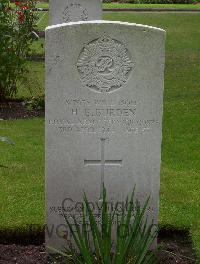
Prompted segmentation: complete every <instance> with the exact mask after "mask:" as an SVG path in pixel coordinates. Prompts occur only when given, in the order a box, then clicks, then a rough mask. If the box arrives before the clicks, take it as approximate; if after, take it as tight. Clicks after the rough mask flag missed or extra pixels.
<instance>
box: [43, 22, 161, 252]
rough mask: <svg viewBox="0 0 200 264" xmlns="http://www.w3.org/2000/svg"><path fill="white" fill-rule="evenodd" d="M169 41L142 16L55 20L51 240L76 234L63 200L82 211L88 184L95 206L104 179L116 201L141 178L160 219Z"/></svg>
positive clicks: (49, 71) (140, 189)
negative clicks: (139, 19) (134, 19)
mask: <svg viewBox="0 0 200 264" xmlns="http://www.w3.org/2000/svg"><path fill="white" fill-rule="evenodd" d="M77 36H78V37H77ZM58 40H59V41H58ZM164 44H165V31H163V30H161V29H158V28H153V27H149V26H144V25H137V24H129V23H120V22H110V21H109V22H108V21H107V22H106V21H93V22H92V21H91V22H76V23H69V24H63V25H58V26H52V27H49V28H47V30H46V45H47V46H46V209H47V231H48V232H47V236H46V238H47V245H50V246H53V247H56V248H62V246H63V245H65V243H66V241H65V240H64V239H63V238H61V237H60V236H61V235H60V234H61V233H60V232H62V231H65V238H70V235H69V233H68V231H67V230H66V223H65V220H64V218H63V215H62V203H63V204H64V208H67V209H66V211H65V214H66V215H69V216H70V214H73V215H74V214H75V215H76V214H77V215H78V213H79V210H80V204H81V202H82V195H83V192H84V191H85V192H86V193H87V195H88V197H89V200H90V201H92V203H93V204H94V207H95V203H97V204H98V202H99V200H100V199H101V191H102V185H103V184H105V186H106V188H107V191H108V197H109V201H110V202H112V203H113V204H115V203H116V202H120V201H123V200H124V199H125V198H126V196H127V195H128V194H130V192H131V191H132V189H133V187H134V186H135V185H136V189H137V195H138V198H139V199H140V200H141V201H144V199H146V198H147V196H148V195H149V194H151V201H150V208H149V210H150V212H151V215H152V216H153V217H154V220H155V222H157V217H158V201H159V182H160V160H161V139H162V108H163V75H164Z"/></svg>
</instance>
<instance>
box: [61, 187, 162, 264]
mask: <svg viewBox="0 0 200 264" xmlns="http://www.w3.org/2000/svg"><path fill="white" fill-rule="evenodd" d="M134 193H135V192H134V190H133V192H132V195H131V197H130V198H129V197H127V199H126V202H125V203H124V205H125V206H122V205H121V203H120V204H118V203H117V204H116V206H115V208H111V207H112V206H110V203H109V202H108V201H107V196H106V189H105V188H104V189H103V199H102V201H101V204H100V208H98V216H99V217H97V212H94V211H93V209H92V208H91V205H90V202H89V200H88V198H87V196H86V195H85V194H84V200H83V208H82V211H81V214H82V224H81V226H80V225H79V223H78V222H77V220H76V216H72V217H71V218H72V221H71V220H70V219H68V218H67V217H66V216H65V219H66V222H67V224H68V227H69V229H70V231H71V234H72V236H73V238H74V241H75V244H76V246H77V248H78V251H77V250H75V249H74V248H72V246H69V248H68V249H66V253H63V255H64V256H65V257H66V260H67V261H71V262H72V263H76V264H77V263H87V264H94V263H98V264H125V263H129V264H141V263H142V264H151V263H152V264H155V263H157V254H156V253H157V250H155V251H150V247H151V245H152V243H153V241H154V240H155V238H156V236H157V228H156V227H155V226H154V224H153V221H150V220H149V218H148V215H147V207H148V205H149V199H147V200H146V202H145V204H144V205H143V206H142V207H141V206H140V204H139V202H138V201H137V200H135V196H134ZM119 205H120V210H119ZM121 207H124V208H121ZM63 209H64V208H63ZM63 213H64V212H63ZM64 215H65V213H64ZM98 219H100V221H98ZM113 234H114V237H116V241H113V239H112V237H113ZM67 263H69V262H67Z"/></svg>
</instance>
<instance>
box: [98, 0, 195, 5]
mask: <svg viewBox="0 0 200 264" xmlns="http://www.w3.org/2000/svg"><path fill="white" fill-rule="evenodd" d="M114 2H118V3H131V4H193V3H196V2H197V0H103V3H114Z"/></svg>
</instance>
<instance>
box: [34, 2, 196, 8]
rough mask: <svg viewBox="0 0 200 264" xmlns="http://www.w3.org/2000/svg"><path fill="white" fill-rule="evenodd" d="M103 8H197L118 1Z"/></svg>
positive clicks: (45, 5)
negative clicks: (121, 2)
mask: <svg viewBox="0 0 200 264" xmlns="http://www.w3.org/2000/svg"><path fill="white" fill-rule="evenodd" d="M36 7H37V8H49V4H48V3H38V4H37V5H36ZM103 8H181V9H184V8H187V9H199V8H200V6H199V5H198V4H120V3H107V4H103Z"/></svg>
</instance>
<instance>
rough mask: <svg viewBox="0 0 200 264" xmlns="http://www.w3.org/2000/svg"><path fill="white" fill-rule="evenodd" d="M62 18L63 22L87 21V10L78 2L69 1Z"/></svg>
mask: <svg viewBox="0 0 200 264" xmlns="http://www.w3.org/2000/svg"><path fill="white" fill-rule="evenodd" d="M62 15H63V20H64V21H65V22H67V23H68V22H71V21H87V20H88V12H87V10H86V9H84V8H83V7H82V5H81V4H80V3H78V2H72V3H69V4H68V5H67V6H66V8H65V9H64V11H63V13H62Z"/></svg>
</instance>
